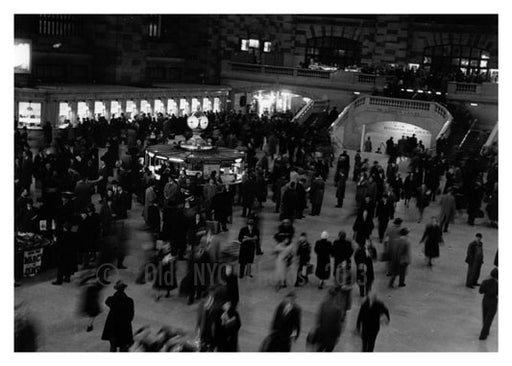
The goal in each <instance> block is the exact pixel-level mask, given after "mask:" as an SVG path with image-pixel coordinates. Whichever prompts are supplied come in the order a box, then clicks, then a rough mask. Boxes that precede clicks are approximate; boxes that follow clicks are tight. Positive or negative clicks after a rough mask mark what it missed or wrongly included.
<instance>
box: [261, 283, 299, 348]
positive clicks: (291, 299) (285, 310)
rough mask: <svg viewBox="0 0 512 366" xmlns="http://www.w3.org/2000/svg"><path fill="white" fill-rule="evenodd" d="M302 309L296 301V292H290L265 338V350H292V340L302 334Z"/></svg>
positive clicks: (279, 307)
mask: <svg viewBox="0 0 512 366" xmlns="http://www.w3.org/2000/svg"><path fill="white" fill-rule="evenodd" d="M301 318H302V310H301V308H300V306H299V305H297V303H296V295H295V292H293V291H292V292H290V293H289V294H287V295H286V297H285V298H284V300H283V301H282V302H281V303H280V304H279V306H278V307H277V309H276V312H275V313H274V318H273V320H272V327H271V333H270V335H269V336H268V337H267V338H266V339H265V341H264V345H263V347H262V350H263V351H265V352H290V351H291V348H292V341H297V339H298V338H299V335H300V328H301Z"/></svg>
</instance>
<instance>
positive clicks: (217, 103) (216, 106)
mask: <svg viewBox="0 0 512 366" xmlns="http://www.w3.org/2000/svg"><path fill="white" fill-rule="evenodd" d="M213 111H214V112H215V113H217V112H220V98H213Z"/></svg>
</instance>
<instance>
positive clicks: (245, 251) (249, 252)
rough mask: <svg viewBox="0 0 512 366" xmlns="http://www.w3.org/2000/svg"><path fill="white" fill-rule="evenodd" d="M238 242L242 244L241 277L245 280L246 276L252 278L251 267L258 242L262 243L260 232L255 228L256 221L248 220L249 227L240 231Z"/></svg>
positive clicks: (240, 256)
mask: <svg viewBox="0 0 512 366" xmlns="http://www.w3.org/2000/svg"><path fill="white" fill-rule="evenodd" d="M238 241H239V242H240V254H239V258H238V261H239V263H240V273H239V276H240V278H243V277H244V276H245V274H247V275H248V276H249V277H252V273H251V266H252V264H253V263H254V254H255V251H256V247H257V242H259V241H260V232H259V230H258V229H257V228H256V227H255V226H254V219H249V220H247V226H244V227H243V228H241V229H240V232H239V234H238ZM246 270H247V271H246Z"/></svg>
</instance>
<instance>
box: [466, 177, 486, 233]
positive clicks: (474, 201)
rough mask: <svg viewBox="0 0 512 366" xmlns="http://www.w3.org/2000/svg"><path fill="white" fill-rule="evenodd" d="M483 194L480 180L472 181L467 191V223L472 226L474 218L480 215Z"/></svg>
mask: <svg viewBox="0 0 512 366" xmlns="http://www.w3.org/2000/svg"><path fill="white" fill-rule="evenodd" d="M483 194H484V188H483V186H482V183H481V182H480V181H475V182H474V183H472V185H471V187H470V188H469V192H468V210H467V211H468V224H469V225H471V226H473V225H474V224H475V218H477V217H480V206H481V205H482V199H483Z"/></svg>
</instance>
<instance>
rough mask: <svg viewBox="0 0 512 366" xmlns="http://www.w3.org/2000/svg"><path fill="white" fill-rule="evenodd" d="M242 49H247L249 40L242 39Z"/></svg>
mask: <svg viewBox="0 0 512 366" xmlns="http://www.w3.org/2000/svg"><path fill="white" fill-rule="evenodd" d="M241 50H242V51H249V40H248V39H242V47H241Z"/></svg>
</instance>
